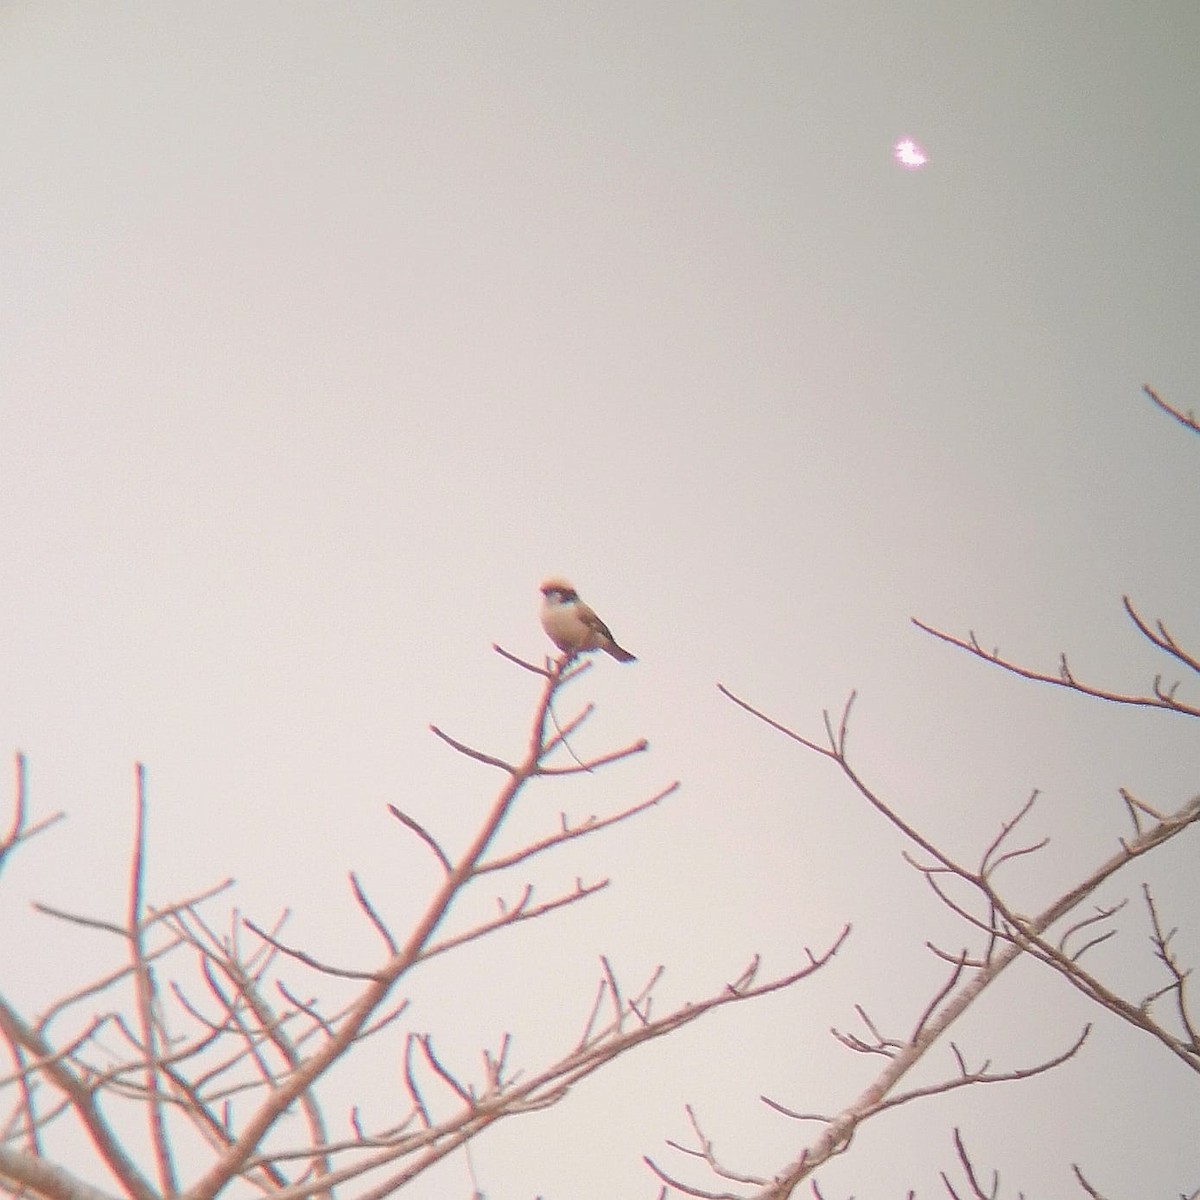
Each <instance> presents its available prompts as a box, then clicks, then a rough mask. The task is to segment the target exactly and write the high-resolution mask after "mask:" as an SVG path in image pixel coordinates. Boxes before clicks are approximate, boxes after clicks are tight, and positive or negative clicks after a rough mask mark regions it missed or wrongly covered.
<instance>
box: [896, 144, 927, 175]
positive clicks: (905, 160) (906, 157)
mask: <svg viewBox="0 0 1200 1200" xmlns="http://www.w3.org/2000/svg"><path fill="white" fill-rule="evenodd" d="M892 157H893V158H894V159H895V160H896V161H897V162H898V163H899V164H900V165H901V166H902V167H904V168H905V169H906V170H908V171H916V170H917V169H918V168H920V167H923V166H924V165H925V164H926V163H927V162H928V161H929V155H928V154H926V153H925V151H924V150H922V149H921V147H920V146H918V145H917V143H916V142H914V141H913V140H912V138H901V139H900V140H899V141H898V142H897V143H896V145H895V146H894V147H893V148H892Z"/></svg>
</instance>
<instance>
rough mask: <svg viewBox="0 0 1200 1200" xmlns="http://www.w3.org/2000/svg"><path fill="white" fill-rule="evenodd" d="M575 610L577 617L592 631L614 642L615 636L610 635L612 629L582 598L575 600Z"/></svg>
mask: <svg viewBox="0 0 1200 1200" xmlns="http://www.w3.org/2000/svg"><path fill="white" fill-rule="evenodd" d="M576 612H578V614H579V619H580V620H581V621H582V622H583V623H584V624H585V625H586V626H587V627H588V628H589V629H590V630H592V631H593V632H594V633H598V634H599V635H600V636H601V637H602V638H606V639H607V640H608V641H610V642H613V643H614V644H615V643H616V638H614V637H613V635H612V630H611V629H609V627H608V626H607V625H605V623H604V622H603V621H602V620H600V618H599V617H598V616H596V614H595V613H594V612H593V611H592V609H591V608H590V607H589V606H588V605H586V604H584V602H583V601H582V600H579V601H576Z"/></svg>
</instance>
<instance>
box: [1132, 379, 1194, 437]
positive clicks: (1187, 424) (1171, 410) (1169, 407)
mask: <svg viewBox="0 0 1200 1200" xmlns="http://www.w3.org/2000/svg"><path fill="white" fill-rule="evenodd" d="M1142 391H1143V392H1145V393H1146V395H1147V396H1149V397H1150V399H1151V400H1153V401H1154V403H1155V404H1156V405H1158V407H1159V408H1161V409H1162V410H1163V412H1165V413H1167V414H1168V416H1172V417H1174V418H1175V420H1177V421H1178V422H1179V423H1180V425H1182V426H1183V427H1184V428H1185V429H1190V430H1191V431H1192V432H1193V433H1200V423H1197V421H1196V414H1195V413H1193V412H1187V413H1185V412H1184V411H1183V410H1182V409H1179V408H1176V407H1175V406H1174V405H1173V404H1168V403H1167V402H1166V401H1165V400H1164V399H1163V398H1162V397H1161V396H1160V395H1159V394H1158V393H1157V392H1156V391H1155V390H1154V389H1153V388H1152V387H1151V386H1150V385H1149V384H1148V383H1147V384H1144V385H1143V386H1142Z"/></svg>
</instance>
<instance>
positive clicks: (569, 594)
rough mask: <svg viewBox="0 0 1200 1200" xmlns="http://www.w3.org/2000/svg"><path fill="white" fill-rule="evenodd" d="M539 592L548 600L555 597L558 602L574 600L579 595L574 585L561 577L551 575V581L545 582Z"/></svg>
mask: <svg viewBox="0 0 1200 1200" xmlns="http://www.w3.org/2000/svg"><path fill="white" fill-rule="evenodd" d="M539 591H540V592H541V593H542V595H543V596H545V597H546V598H547V599H549V598H551V597H554V598H556V599H558V600H574V599H575V598H576V596H577V595H578V593H577V592H576V591H575V587H574V585H573V584H571V583H568V582H567V580H565V579H564V578H563V577H562V576H561V575H551V576H550V578H549V579H546V580H543V582H542V586H541V588H540V589H539Z"/></svg>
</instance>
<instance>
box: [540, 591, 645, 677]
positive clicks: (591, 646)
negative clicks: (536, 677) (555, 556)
mask: <svg viewBox="0 0 1200 1200" xmlns="http://www.w3.org/2000/svg"><path fill="white" fill-rule="evenodd" d="M541 593H542V628H543V629H544V630H545V631H546V635H547V636H548V637H549V638H550V640H551V641H552V642H553V643H554V644H555V645H556V646H557V647H558V648H559V649H560V650H561V651H562V652H563V653H564V654H579V653H581V652H582V651H584V650H603V651H604V652H605V653H606V654H611V655H612V656H613V658H615V659H616V660H617V662H623V663H627V662H636V661H637V660H636V659H635V658H634V656H633V655H632V654H630V653H629V651H628V650H626V649H624V648H623V647H621V646H618V645H617V639H616V638H614V637H613V635H612V630H610V629H609V627H608V626H607V625H605V623H604V622H603V621H602V620H600V618H599V617H598V616H596V614H595V613H594V612H593V611H592V610H591V608H590V607H589V606H588V605H586V604H584V602H583V601H582V600H580V598H579V593H578V592H577V591H576V590H575V588H574V587H573V586H572V585H571V584H569V583H568V582H567V581H566V580H565V579H562V578H560V577H558V576H553V577H551V578H550V579H547V580H546V581H545V582H544V583H543V584H542V586H541Z"/></svg>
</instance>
